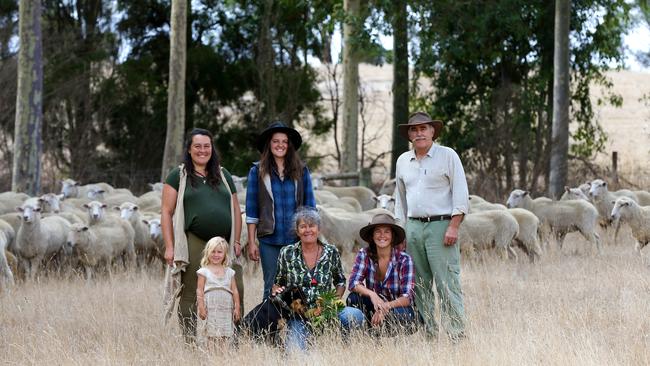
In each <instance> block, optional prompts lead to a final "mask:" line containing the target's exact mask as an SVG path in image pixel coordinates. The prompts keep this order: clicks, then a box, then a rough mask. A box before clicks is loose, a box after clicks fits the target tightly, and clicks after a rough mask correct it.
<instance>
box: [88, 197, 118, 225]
mask: <svg viewBox="0 0 650 366" xmlns="http://www.w3.org/2000/svg"><path fill="white" fill-rule="evenodd" d="M83 207H84V208H85V209H86V212H87V214H88V215H87V216H88V224H89V225H91V226H93V225H98V224H102V225H104V224H108V225H115V224H119V222H120V221H124V220H122V219H121V218H119V217H115V216H113V215H109V214H107V213H106V207H107V205H106V204H105V203H102V202H98V201H90V202H88V203H86V204H84V206H83Z"/></svg>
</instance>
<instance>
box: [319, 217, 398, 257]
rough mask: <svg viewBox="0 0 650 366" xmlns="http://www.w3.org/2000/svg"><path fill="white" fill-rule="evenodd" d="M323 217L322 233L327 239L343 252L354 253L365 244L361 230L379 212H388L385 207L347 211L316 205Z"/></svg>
mask: <svg viewBox="0 0 650 366" xmlns="http://www.w3.org/2000/svg"><path fill="white" fill-rule="evenodd" d="M316 207H317V208H318V213H319V214H320V217H321V222H322V223H321V235H322V237H323V238H324V239H325V241H327V242H329V243H330V244H332V245H335V246H336V247H337V248H338V249H339V251H340V252H341V254H346V255H347V254H350V255H352V254H353V253H354V252H353V250H354V248H355V247H359V246H362V245H364V241H363V240H362V239H361V237H360V236H359V230H360V229H361V228H362V227H364V226H366V225H368V223H369V222H370V221H371V220H372V217H373V216H374V215H376V214H378V213H387V214H389V215H392V214H391V213H390V212H389V211H386V210H383V209H373V210H368V211H363V212H358V213H357V212H347V211H344V210H341V209H337V208H328V207H324V206H321V205H317V206H316Z"/></svg>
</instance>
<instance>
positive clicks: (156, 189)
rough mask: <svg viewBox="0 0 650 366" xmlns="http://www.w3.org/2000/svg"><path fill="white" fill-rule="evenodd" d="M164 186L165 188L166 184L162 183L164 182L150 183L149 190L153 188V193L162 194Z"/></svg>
mask: <svg viewBox="0 0 650 366" xmlns="http://www.w3.org/2000/svg"><path fill="white" fill-rule="evenodd" d="M164 186H165V183H162V182H157V183H149V188H151V191H152V192H160V193H162V190H163V187H164Z"/></svg>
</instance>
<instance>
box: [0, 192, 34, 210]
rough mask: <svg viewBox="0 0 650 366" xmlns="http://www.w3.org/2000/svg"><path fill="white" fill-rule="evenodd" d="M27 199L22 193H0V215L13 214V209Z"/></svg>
mask: <svg viewBox="0 0 650 366" xmlns="http://www.w3.org/2000/svg"><path fill="white" fill-rule="evenodd" d="M27 199H29V196H28V195H26V194H24V193H15V192H3V193H0V214H7V213H11V212H15V207H16V206H20V205H22V204H23V202H25V201H26V200H27Z"/></svg>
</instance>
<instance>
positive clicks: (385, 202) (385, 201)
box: [374, 194, 395, 212]
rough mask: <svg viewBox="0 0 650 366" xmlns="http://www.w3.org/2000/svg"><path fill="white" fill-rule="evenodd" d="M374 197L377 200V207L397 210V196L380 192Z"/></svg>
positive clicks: (392, 210) (391, 210)
mask: <svg viewBox="0 0 650 366" xmlns="http://www.w3.org/2000/svg"><path fill="white" fill-rule="evenodd" d="M374 199H375V202H377V208H383V209H385V210H388V211H390V212H395V197H393V196H389V195H387V194H380V195H379V196H377V197H375V198H374Z"/></svg>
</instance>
